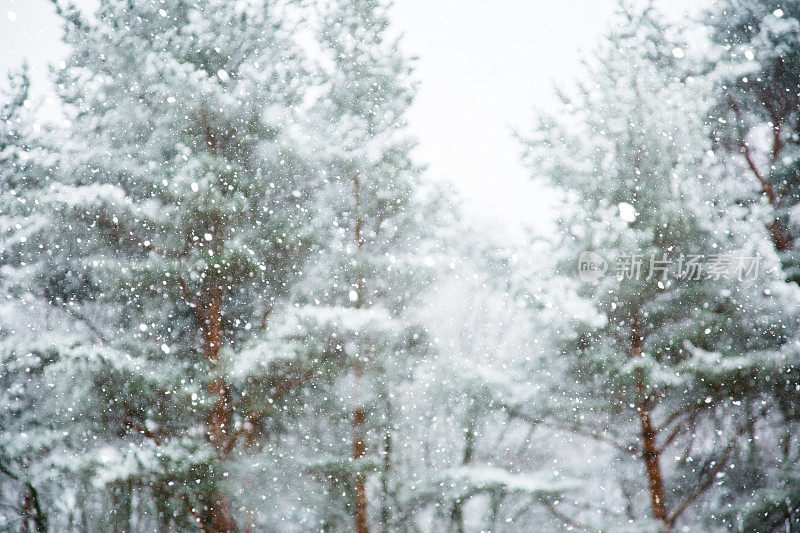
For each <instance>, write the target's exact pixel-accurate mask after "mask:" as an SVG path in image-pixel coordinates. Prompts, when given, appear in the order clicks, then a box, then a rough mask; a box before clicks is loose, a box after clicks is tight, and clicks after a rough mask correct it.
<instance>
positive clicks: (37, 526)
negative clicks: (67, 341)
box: [0, 65, 59, 532]
mask: <svg viewBox="0 0 800 533" xmlns="http://www.w3.org/2000/svg"><path fill="white" fill-rule="evenodd" d="M8 81H9V91H8V92H7V93H6V94H3V95H2V97H0V288H2V289H3V293H4V298H3V300H2V301H0V368H2V369H3V371H2V372H0V391H2V392H0V405H2V406H3V407H2V409H0V492H2V494H3V501H4V503H5V504H6V506H7V507H6V508H5V509H4V511H3V512H2V514H0V529H5V530H15V529H19V530H25V531H38V532H44V531H47V528H48V516H47V508H46V505H45V504H46V500H47V499H48V498H47V497H46V496H45V495H44V492H45V490H46V489H47V488H49V486H48V481H49V479H48V478H49V477H50V473H49V472H48V471H47V470H48V469H47V467H46V466H45V465H42V464H41V463H39V459H40V458H41V457H42V456H43V455H44V454H46V451H47V449H48V448H49V447H51V446H53V445H54V443H55V442H57V441H58V440H59V437H58V436H55V435H52V434H50V433H49V432H48V430H47V417H48V416H49V415H51V414H53V410H52V408H53V407H54V406H53V404H52V403H51V404H50V405H48V406H46V407H45V406H41V405H40V401H41V398H42V394H43V392H44V391H45V390H46V389H47V388H46V386H45V384H46V382H47V377H46V376H45V375H44V374H43V373H42V369H43V368H44V367H45V365H46V364H47V360H46V358H42V357H39V356H37V355H36V354H34V353H27V352H26V351H23V350H20V349H19V347H20V346H24V345H26V344H28V343H29V342H35V339H36V336H37V335H38V334H39V331H41V330H40V329H39V328H37V327H36V323H37V322H38V321H39V320H41V319H42V318H43V314H42V313H41V311H42V308H43V306H35V305H32V306H29V305H28V302H26V294H25V290H24V289H22V290H21V291H16V292H12V291H11V289H12V288H13V286H14V284H15V283H14V279H15V278H14V276H13V274H14V272H15V271H16V270H17V269H19V268H24V265H25V256H24V254H22V253H20V252H21V249H24V247H25V243H26V241H27V238H28V236H29V235H30V233H31V232H35V231H36V230H37V229H38V228H39V227H40V225H41V224H42V222H43V221H42V220H41V219H39V218H36V217H31V216H30V212H31V208H32V206H31V204H30V203H29V202H28V199H29V197H28V192H29V191H30V190H31V189H36V188H38V187H41V186H42V183H43V182H44V181H45V180H46V175H47V174H46V171H45V169H44V168H43V167H42V166H41V164H40V162H41V161H40V158H39V157H37V155H43V154H42V153H41V152H39V150H40V144H39V139H37V135H36V133H35V131H34V130H33V128H34V127H36V125H35V123H34V121H33V119H32V112H31V111H30V107H31V105H30V99H29V89H30V80H29V78H28V70H27V65H23V66H22V68H21V69H20V70H19V71H14V72H12V73H11V74H10V75H9V80H8ZM37 312H38V314H37ZM51 390H52V389H51ZM43 466H44V468H43Z"/></svg>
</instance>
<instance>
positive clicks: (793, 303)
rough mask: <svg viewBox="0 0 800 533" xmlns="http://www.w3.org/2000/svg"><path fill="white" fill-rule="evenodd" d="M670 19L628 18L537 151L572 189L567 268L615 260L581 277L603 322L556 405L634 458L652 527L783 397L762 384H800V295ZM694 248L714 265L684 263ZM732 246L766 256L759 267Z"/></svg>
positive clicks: (536, 162)
mask: <svg viewBox="0 0 800 533" xmlns="http://www.w3.org/2000/svg"><path fill="white" fill-rule="evenodd" d="M657 20H659V18H658V16H657V15H655V14H654V12H653V11H652V10H650V9H646V10H644V11H643V12H637V11H632V12H629V13H626V14H625V15H624V16H623V21H622V23H621V24H620V25H619V26H618V27H617V28H616V29H615V30H614V31H613V32H612V34H611V35H610V37H609V38H608V39H607V40H605V41H604V43H603V45H602V47H601V49H600V51H599V52H598V54H597V55H596V56H595V57H594V60H593V61H590V62H589V64H588V67H587V74H588V76H587V81H586V82H585V83H584V84H582V85H581V86H580V88H579V91H578V94H577V95H576V96H575V97H573V98H566V97H565V102H564V106H563V108H562V113H561V115H560V116H543V117H542V119H541V121H540V124H539V126H538V128H537V129H536V133H535V134H534V135H532V136H531V137H530V138H529V139H528V140H527V146H528V151H527V160H528V162H529V163H530V165H531V168H532V171H533V172H534V174H535V175H536V176H541V177H543V178H544V179H546V180H547V182H548V183H550V184H552V185H554V186H556V187H558V188H560V189H561V190H562V191H563V192H564V200H563V204H562V209H561V212H560V216H559V221H558V222H559V227H560V228H561V229H562V232H561V233H560V238H561V241H560V248H561V250H562V253H563V256H562V257H563V258H564V267H563V269H564V270H562V273H564V274H566V273H567V272H568V270H566V269H569V270H571V271H572V272H574V276H576V277H577V274H578V272H577V270H578V266H579V264H580V263H579V262H580V261H586V259H585V257H586V256H585V255H584V256H583V257H581V254H582V253H583V252H592V253H596V254H599V255H600V256H602V257H604V258H606V261H608V262H607V263H606V264H607V266H608V268H609V272H608V274H607V275H605V276H600V278H599V279H597V280H596V281H595V282H594V283H587V284H585V285H584V286H583V287H582V288H581V293H582V294H583V295H584V297H586V298H587V299H588V300H589V301H590V302H592V304H593V305H594V307H595V309H596V312H598V313H599V314H600V316H602V317H603V319H604V322H603V325H600V326H594V327H583V328H582V333H581V334H580V335H579V336H578V338H577V341H576V342H574V343H567V344H566V345H565V347H564V355H566V356H568V357H569V361H571V366H570V369H569V372H568V373H567V376H568V377H569V379H570V380H571V381H570V382H567V384H565V385H564V389H565V396H566V397H574V398H575V402H574V404H573V405H575V406H576V408H575V409H574V412H575V418H574V419H573V418H572V417H571V416H569V415H568V413H569V411H568V410H567V409H557V410H556V411H555V412H554V413H552V414H551V417H552V418H555V419H556V420H557V421H558V422H560V423H563V424H564V425H566V426H568V427H573V428H576V429H578V430H580V431H584V432H586V433H587V434H590V435H593V436H595V437H596V438H598V439H599V440H602V441H604V442H608V443H610V444H611V445H612V446H614V447H615V448H616V449H618V450H620V451H621V453H623V454H629V456H633V457H635V458H637V460H638V461H639V463H640V465H641V472H642V481H641V482H639V484H638V486H639V487H640V488H639V489H638V490H637V491H636V493H635V494H634V495H633V500H634V501H633V508H634V509H637V508H638V509H641V507H639V506H640V503H639V500H640V499H639V497H638V494H647V496H648V498H647V499H648V500H649V502H650V504H649V511H648V513H647V516H648V517H649V519H650V520H651V521H652V522H651V523H654V524H656V525H657V527H659V528H661V529H670V528H672V527H673V526H674V525H675V524H676V523H677V522H678V521H679V520H680V519H681V518H682V517H683V516H684V515H685V513H687V512H688V511H689V510H690V509H691V508H692V507H693V506H694V505H695V504H696V503H697V502H698V501H702V498H703V496H704V495H705V494H706V493H707V491H709V489H711V487H713V486H714V485H715V484H716V483H718V481H719V479H720V478H722V476H725V475H726V474H727V473H728V470H730V469H732V468H734V464H735V461H733V460H732V458H733V457H735V456H737V454H740V453H742V450H743V449H744V448H746V441H747V433H748V427H749V426H750V425H751V424H752V423H753V421H754V420H758V419H760V418H762V417H767V416H769V415H770V414H771V413H772V412H773V410H774V409H776V407H777V406H776V405H775V403H774V402H773V401H766V400H764V396H765V393H767V392H769V391H771V390H772V389H773V386H774V384H775V383H787V382H794V381H795V380H794V373H793V368H794V367H795V365H796V362H797V354H796V349H795V348H794V346H795V344H794V342H792V341H793V338H794V337H793V335H794V334H795V331H796V328H797V304H798V294H797V291H796V290H795V287H793V286H789V285H786V284H785V283H784V282H783V280H784V274H783V272H782V270H781V266H780V263H779V262H778V260H777V257H776V255H775V252H774V249H773V247H772V246H771V243H770V241H769V240H768V235H767V233H766V232H765V231H764V230H763V227H759V218H758V217H757V216H754V215H753V213H752V212H751V210H749V209H748V208H747V207H745V206H740V205H737V203H736V202H735V200H736V198H735V197H732V196H731V195H730V194H729V193H728V192H727V191H726V189H725V187H723V186H720V185H719V183H718V182H717V181H716V180H714V179H712V177H711V176H712V174H713V173H714V172H715V168H714V165H713V164H712V163H713V162H709V161H708V160H707V159H706V158H707V155H706V153H707V150H708V149H709V148H710V146H709V144H708V142H707V141H706V139H705V138H704V136H703V132H704V131H705V130H706V125H705V124H704V122H703V105H704V103H705V98H706V97H705V93H704V91H705V88H704V85H703V83H702V82H700V81H697V80H693V79H691V78H690V79H687V80H682V79H681V78H680V77H679V76H678V72H679V70H678V69H677V68H676V67H675V66H674V65H675V61H676V59H677V58H678V57H680V56H682V55H683V54H682V53H680V52H677V53H676V52H674V50H681V45H680V43H679V42H670V41H669V40H667V39H666V38H665V37H664V36H665V35H667V32H666V31H665V29H664V28H663V27H661V26H660V25H659V24H658V22H657ZM592 257H595V258H596V256H592ZM693 257H694V258H696V259H695V261H694V262H701V263H702V264H701V266H700V267H699V268H701V269H704V270H697V268H695V267H692V269H690V270H687V268H688V265H689V262H688V260H689V259H690V258H693ZM734 258H739V260H740V259H741V258H758V259H757V261H758V262H759V265H760V266H759V271H758V275H757V277H756V278H757V279H756V278H754V277H753V276H752V275H746V274H745V273H744V271H742V270H741V269H739V270H737V265H741V262H740V261H739V260H736V259H734ZM753 261H755V259H753ZM715 265H716V266H715ZM698 272H699V274H698ZM589 323H591V322H589ZM579 331H581V330H579ZM573 387H574V388H573ZM566 390H569V391H570V392H566ZM762 401H763V403H762ZM676 457H677V459H676ZM726 479H728V482H729V483H735V481H733V480H731V479H730V478H726ZM639 490H641V492H639ZM640 512H641V511H640ZM638 516H640V517H642V515H641V514H639V515H638Z"/></svg>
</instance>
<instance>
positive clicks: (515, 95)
mask: <svg viewBox="0 0 800 533" xmlns="http://www.w3.org/2000/svg"><path fill="white" fill-rule="evenodd" d="M86 2H87V0H81V1H80V2H78V3H79V4H83V3H86ZM706 2H707V0H656V1H655V3H656V5H657V6H658V7H659V8H661V9H662V10H663V11H664V12H665V13H666V14H667V15H668V16H669V17H676V18H678V17H682V16H685V15H684V13H685V12H686V11H687V10H688V11H689V12H690V13H696V12H697V9H698V6H699V5H703V4H705V3H706ZM616 5H617V0H570V1H569V2H564V1H558V0H395V3H394V18H395V24H396V26H397V29H398V30H400V31H401V32H403V33H404V34H405V39H404V46H405V48H406V51H407V52H410V53H412V54H414V55H416V56H418V57H419V60H418V62H417V65H416V66H417V70H416V75H417V78H418V79H419V81H420V88H419V92H418V95H417V99H416V103H415V105H414V107H413V109H412V110H411V113H410V116H409V120H410V123H411V129H412V133H413V134H414V135H415V136H416V137H417V138H418V139H419V141H420V146H419V148H418V151H417V154H416V155H417V160H418V161H419V162H420V163H422V164H426V165H427V166H428V169H429V174H430V175H431V176H432V177H434V178H438V179H447V180H450V181H452V182H453V183H454V184H455V186H456V188H457V189H458V190H459V191H460V192H461V193H462V194H463V196H464V198H465V200H466V202H467V205H468V208H469V211H470V212H471V213H473V214H474V215H476V216H478V217H480V218H481V219H483V220H484V221H486V222H488V221H490V220H492V219H497V220H498V221H499V226H500V227H506V228H509V229H512V228H514V227H516V226H518V225H519V224H518V223H519V221H520V220H522V221H526V222H531V223H533V224H540V223H542V222H543V221H545V220H546V219H547V200H546V195H543V193H542V191H540V190H538V189H537V188H536V187H534V186H532V185H531V184H530V182H529V180H528V177H527V175H526V172H525V169H524V168H523V167H522V166H521V165H520V163H519V153H520V151H519V146H518V144H517V142H516V141H515V140H514V139H513V137H512V136H511V131H512V128H520V129H522V130H524V129H525V128H526V127H527V125H528V124H529V123H530V121H531V117H532V110H533V109H534V107H536V106H543V107H546V106H548V105H551V104H552V102H553V97H552V94H553V93H552V86H553V83H554V82H556V83H559V84H566V83H569V81H570V79H571V78H572V77H573V76H574V72H575V68H576V66H577V62H578V60H579V57H580V53H581V51H588V50H590V49H591V47H592V45H593V44H594V43H595V42H596V40H597V38H598V37H599V35H600V34H601V33H602V32H603V30H604V29H605V28H606V27H607V25H608V23H609V20H610V18H611V15H612V13H613V10H614V8H615V6H616ZM60 34H61V30H60V25H59V21H58V19H57V18H56V16H55V13H54V11H53V7H52V5H51V4H50V2H49V1H48V0H0V73H4V72H5V71H7V70H8V69H9V68H14V67H15V66H17V65H19V63H20V62H21V61H22V59H23V58H27V59H28V61H29V63H30V64H31V68H32V76H33V79H34V83H35V84H37V86H38V90H37V91H36V92H37V93H38V94H39V95H45V94H47V90H46V88H44V87H46V81H45V80H46V79H47V65H48V63H52V62H55V61H57V60H58V59H59V58H60V57H62V56H63V55H64V54H65V53H66V50H65V47H64V46H63V45H62V44H61V43H60V40H59V38H60ZM3 78H5V75H4V74H3ZM512 231H513V230H512Z"/></svg>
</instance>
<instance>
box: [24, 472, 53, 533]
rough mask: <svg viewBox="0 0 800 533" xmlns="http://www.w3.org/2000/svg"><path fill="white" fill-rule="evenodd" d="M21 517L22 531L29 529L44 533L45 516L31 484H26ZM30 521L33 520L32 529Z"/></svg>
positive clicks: (29, 530)
mask: <svg viewBox="0 0 800 533" xmlns="http://www.w3.org/2000/svg"><path fill="white" fill-rule="evenodd" d="M22 518H23V521H22V531H24V532H25V533H29V532H31V531H36V532H37V533H44V532H45V531H47V517H46V516H45V515H44V513H43V512H42V508H41V506H40V505H39V495H38V494H37V492H36V489H34V488H33V485H31V484H28V485H27V492H26V494H25V500H24V501H23V504H22ZM31 522H33V529H31Z"/></svg>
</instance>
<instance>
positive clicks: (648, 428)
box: [629, 314, 670, 529]
mask: <svg viewBox="0 0 800 533" xmlns="http://www.w3.org/2000/svg"><path fill="white" fill-rule="evenodd" d="M643 344H644V338H643V337H642V331H641V327H640V324H639V318H638V316H636V315H635V314H634V315H633V316H632V318H631V351H630V354H629V357H630V358H631V359H634V358H637V357H641V356H642V348H643ZM636 393H637V395H638V401H637V410H638V414H639V424H640V426H641V431H642V433H641V438H642V460H643V461H644V466H645V471H646V472H647V486H648V489H649V491H650V504H651V506H652V512H653V518H654V519H656V520H658V521H660V522H663V523H664V525H665V526H666V528H667V529H669V527H670V526H669V517H668V516H667V506H666V502H665V501H664V495H665V490H664V478H663V477H662V476H661V452H660V451H659V449H658V441H657V439H656V430H655V428H654V427H653V421H652V418H651V414H652V411H653V405H652V400H651V398H649V397H648V396H647V390H646V387H645V384H644V383H643V382H642V381H641V380H638V381H637V383H636Z"/></svg>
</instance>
